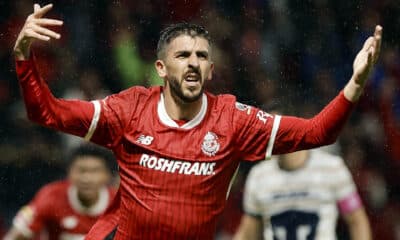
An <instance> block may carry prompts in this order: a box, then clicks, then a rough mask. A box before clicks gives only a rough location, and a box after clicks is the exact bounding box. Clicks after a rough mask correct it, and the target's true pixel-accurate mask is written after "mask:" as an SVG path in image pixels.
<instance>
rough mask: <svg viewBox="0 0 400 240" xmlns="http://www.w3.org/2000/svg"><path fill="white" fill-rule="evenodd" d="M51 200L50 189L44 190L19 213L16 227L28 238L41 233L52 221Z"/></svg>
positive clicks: (15, 223) (15, 222)
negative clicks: (49, 221)
mask: <svg viewBox="0 0 400 240" xmlns="http://www.w3.org/2000/svg"><path fill="white" fill-rule="evenodd" d="M51 199H52V194H51V191H50V190H49V188H48V187H44V188H42V189H41V190H40V191H39V192H38V193H37V194H36V195H35V197H34V198H33V200H32V201H31V202H30V203H29V204H28V205H27V206H24V207H22V208H21V209H20V210H19V211H18V213H17V215H16V216H15V218H14V220H13V225H14V227H15V228H16V229H18V230H19V232H21V233H22V234H23V235H24V236H25V237H28V238H31V237H32V236H34V235H35V234H37V233H39V232H40V231H41V230H42V229H43V228H44V227H45V225H46V222H47V221H48V220H49V219H50V215H51V213H50V210H51V209H52V206H51Z"/></svg>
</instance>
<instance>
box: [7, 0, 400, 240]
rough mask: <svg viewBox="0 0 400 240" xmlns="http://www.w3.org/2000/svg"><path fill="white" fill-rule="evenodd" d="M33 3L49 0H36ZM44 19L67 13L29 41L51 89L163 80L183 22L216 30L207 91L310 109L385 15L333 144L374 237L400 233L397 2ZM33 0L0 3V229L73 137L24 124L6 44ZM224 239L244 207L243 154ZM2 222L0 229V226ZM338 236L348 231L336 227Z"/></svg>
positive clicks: (64, 92) (338, 82)
mask: <svg viewBox="0 0 400 240" xmlns="http://www.w3.org/2000/svg"><path fill="white" fill-rule="evenodd" d="M37 2H38V3H40V4H45V3H48V1H37ZM54 4H55V6H54V9H53V10H52V12H51V14H50V17H54V18H58V19H61V20H63V21H64V25H63V26H62V27H61V28H58V29H55V30H57V31H59V32H60V33H61V35H62V38H61V39H60V40H58V41H51V42H49V43H39V44H35V47H34V55H35V57H36V58H37V63H38V67H39V69H40V72H41V74H42V76H43V77H44V79H45V80H46V81H47V82H48V84H49V85H50V87H51V89H52V90H53V93H54V94H55V95H56V96H57V97H62V98H80V99H86V100H91V99H99V98H103V97H104V96H106V95H108V94H110V93H114V92H118V91H120V90H122V89H125V88H128V87H130V86H133V85H145V86H151V85H162V84H163V82H162V80H161V79H159V78H158V76H157V75H156V72H155V70H154V67H153V63H154V60H155V56H156V54H155V49H156V44H157V40H158V36H159V32H160V30H161V29H162V28H163V27H165V26H166V25H168V24H170V23H175V22H180V21H188V22H195V23H199V24H201V25H203V26H205V27H206V28H207V29H208V30H209V32H210V34H211V36H212V39H213V44H214V46H213V47H214V48H213V52H212V58H213V60H214V62H215V74H214V78H213V80H212V81H211V82H210V83H209V85H208V89H209V90H210V91H211V92H212V93H215V94H219V93H232V94H235V95H236V96H237V97H238V99H239V101H241V102H243V103H247V104H251V105H255V106H258V107H261V108H263V109H264V110H266V111H268V109H269V108H272V107H273V106H274V105H277V104H280V105H283V106H285V108H287V109H288V112H290V113H292V114H295V115H297V116H301V117H311V116H313V115H314V114H316V113H317V112H319V111H320V110H321V108H322V107H323V106H324V105H325V104H327V103H328V102H329V101H330V100H331V99H332V98H333V97H334V96H335V95H336V94H337V93H338V91H340V89H342V88H343V86H344V84H345V83H346V82H347V81H348V79H349V78H350V76H351V73H352V61H353V59H354V57H355V54H356V53H357V51H358V50H359V49H360V48H361V47H362V43H363V41H364V40H365V39H366V38H367V36H369V35H370V34H372V32H373V29H374V26H375V25H376V24H378V23H379V24H381V25H382V26H383V29H384V38H383V39H384V41H383V44H382V52H381V57H380V60H379V64H378V66H377V67H376V69H375V70H374V72H373V74H372V77H371V79H370V81H369V83H368V86H367V89H366V91H365V93H364V96H363V98H362V99H361V101H360V102H359V103H358V104H357V107H356V109H355V111H354V113H353V114H352V117H351V119H350V121H349V122H348V123H347V124H346V127H345V129H344V131H343V132H342V133H341V134H340V138H339V141H338V142H337V143H336V144H335V146H334V147H333V148H331V150H332V151H334V152H335V153H336V154H340V155H342V156H343V158H344V159H345V161H346V163H347V165H348V166H349V168H350V170H351V171H352V173H353V178H354V180H355V182H356V184H357V186H358V188H359V191H360V193H361V196H362V199H363V201H364V204H365V206H366V209H367V212H368V214H369V217H370V221H371V225H372V227H373V229H372V230H373V232H374V236H375V238H374V239H388V240H390V239H400V202H399V200H400V91H399V88H400V51H399V42H400V41H399V39H400V2H399V1H398V0H368V1H361V0H355V1H347V0H335V1H329V0H307V1H299V0H294V1H289V0H279V1H271V0H215V1H207V0H149V1H128V0H113V1H109V0H96V1H95V0H85V1H78V0H59V1H56V2H54ZM32 11H33V2H32V1H30V0H14V1H1V2H0V64H1V66H3V67H2V68H0V116H2V117H0V133H1V136H2V137H1V138H0V153H1V155H0V219H2V220H0V236H1V229H3V230H4V229H6V228H7V227H8V226H9V224H10V222H11V218H12V216H13V215H14V214H15V212H16V211H17V210H18V208H19V207H20V206H22V205H23V204H25V203H26V202H27V201H28V200H29V199H30V198H31V197H32V196H33V194H34V192H35V191H37V189H38V188H39V187H40V186H42V185H43V184H44V183H47V182H49V181H51V180H54V179H59V178H61V177H62V176H63V175H64V169H65V165H66V163H65V159H66V156H67V155H68V152H69V151H70V150H71V148H73V147H74V146H76V145H78V144H79V143H80V140H78V139H77V138H74V137H70V136H66V135H62V134H59V133H56V132H54V131H52V130H48V129H44V128H42V127H40V126H37V125H35V124H32V123H30V122H29V121H28V120H27V118H26V114H25V110H24V106H23V102H22V99H21V95H20V93H19V89H18V82H17V79H16V75H15V71H14V60H13V57H12V48H13V44H14V41H15V40H16V37H17V34H18V32H19V30H20V29H21V27H22V25H23V23H24V21H25V18H26V17H27V15H28V14H30V13H31V12H32ZM243 166H244V167H243V169H242V171H241V174H239V177H238V178H237V181H236V184H235V187H234V188H233V191H232V193H231V196H230V198H229V202H228V205H227V209H226V211H225V213H224V216H223V217H222V218H221V224H220V225H221V226H220V234H219V238H220V239H224V238H225V239H229V235H230V234H231V233H232V232H233V231H234V230H235V228H236V227H237V224H238V222H239V220H240V215H241V211H242V210H241V209H242V206H241V194H242V187H243V182H244V179H245V176H246V173H247V172H248V169H249V168H250V167H251V164H243ZM1 225H2V227H1ZM338 232H339V235H341V236H342V237H341V238H340V239H346V236H347V235H346V233H345V230H343V229H341V228H340V224H339V227H338Z"/></svg>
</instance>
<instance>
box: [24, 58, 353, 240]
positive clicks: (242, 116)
mask: <svg viewBox="0 0 400 240" xmlns="http://www.w3.org/2000/svg"><path fill="white" fill-rule="evenodd" d="M17 74H18V76H19V79H20V85H21V88H22V93H23V96H24V101H25V104H26V108H27V111H28V116H29V118H30V119H31V120H33V121H36V122H38V123H40V124H42V125H45V126H47V127H52V128H55V129H58V130H61V131H64V132H67V133H71V134H75V135H78V136H82V137H84V138H85V139H88V140H89V139H90V140H91V141H93V142H95V143H98V144H100V145H103V146H106V147H108V148H110V149H112V150H113V152H114V154H115V156H116V158H117V160H118V164H119V172H120V177H121V184H120V189H119V195H118V198H116V201H115V202H114V203H113V207H112V208H110V211H109V212H108V213H107V214H106V215H105V216H104V218H101V219H100V221H99V222H98V224H96V226H95V227H94V228H93V229H92V230H91V232H90V233H89V235H88V237H87V239H96V240H97V239H102V238H103V236H104V233H106V232H110V231H111V230H112V229H113V227H114V226H116V225H118V227H117V232H116V235H115V238H114V239H117V240H119V239H126V240H127V239H132V240H134V239H149V240H151V239H175V240H179V239H182V240H183V239H202V240H204V239H213V236H214V233H215V227H216V219H217V215H218V214H220V213H221V212H222V210H223V208H224V204H225V199H226V197H227V194H228V192H229V184H230V182H231V179H232V177H233V176H234V173H235V171H236V169H237V168H238V165H239V161H240V160H243V159H244V160H251V161H255V160H262V159H264V158H265V155H267V156H269V155H271V153H276V154H278V153H284V152H289V151H296V150H300V149H306V148H312V147H316V146H320V145H322V144H328V143H331V142H332V141H334V140H335V139H336V136H337V135H338V130H339V129H340V128H341V127H342V126H343V124H344V122H345V120H346V119H347V116H348V115H349V113H350V110H351V109H352V104H351V103H349V102H348V101H347V100H346V99H345V98H344V96H343V94H340V95H338V96H337V97H336V98H335V99H334V100H333V101H332V102H331V103H330V104H329V105H328V106H327V107H325V109H324V110H323V111H321V112H320V113H319V114H318V115H317V116H315V117H314V118H312V119H301V118H295V117H282V118H281V117H280V116H273V115H270V114H268V113H266V112H264V111H262V110H259V109H256V108H254V107H250V106H247V105H244V104H240V103H237V102H236V99H235V97H234V96H232V95H219V96H213V95H211V94H204V95H203V97H202V107H201V110H200V112H199V113H198V114H197V116H195V118H193V119H192V120H191V121H189V122H187V123H185V124H183V125H181V126H179V125H178V124H177V123H176V122H175V121H173V120H172V119H171V118H170V117H169V116H168V114H167V112H166V109H165V106H164V100H163V95H162V87H154V88H150V89H146V88H142V87H133V88H130V89H127V90H125V91H123V92H121V93H118V94H115V95H112V96H109V97H107V98H106V99H104V100H101V101H93V102H92V103H90V102H84V101H78V100H62V99H56V98H54V97H53V96H52V95H51V93H50V91H49V89H48V87H47V85H46V84H45V83H44V81H43V80H42V79H41V78H40V77H39V74H38V73H37V70H36V69H35V68H34V64H33V61H32V60H29V61H19V62H17ZM118 211H119V212H118ZM110 222H111V223H112V224H110Z"/></svg>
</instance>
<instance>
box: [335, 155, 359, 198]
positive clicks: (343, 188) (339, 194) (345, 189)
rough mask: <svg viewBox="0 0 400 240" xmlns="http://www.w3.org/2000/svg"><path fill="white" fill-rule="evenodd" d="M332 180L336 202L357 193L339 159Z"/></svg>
mask: <svg viewBox="0 0 400 240" xmlns="http://www.w3.org/2000/svg"><path fill="white" fill-rule="evenodd" d="M334 179H336V181H335V185H334V194H335V198H336V200H337V201H340V200H342V199H344V198H346V197H348V196H350V195H352V194H353V193H355V192H357V189H356V186H355V184H354V182H353V178H352V176H351V174H350V171H349V170H348V168H347V167H346V165H345V164H344V162H343V160H342V159H340V162H339V167H338V169H337V171H336V172H335V176H334Z"/></svg>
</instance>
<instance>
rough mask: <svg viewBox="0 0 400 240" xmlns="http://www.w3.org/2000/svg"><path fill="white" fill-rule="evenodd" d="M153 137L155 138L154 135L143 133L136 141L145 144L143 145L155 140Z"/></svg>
mask: <svg viewBox="0 0 400 240" xmlns="http://www.w3.org/2000/svg"><path fill="white" fill-rule="evenodd" d="M153 139H154V137H152V136H146V135H144V134H142V135H140V136H139V137H138V139H137V140H136V142H137V143H140V144H143V145H150V144H151V142H152V141H153Z"/></svg>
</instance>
